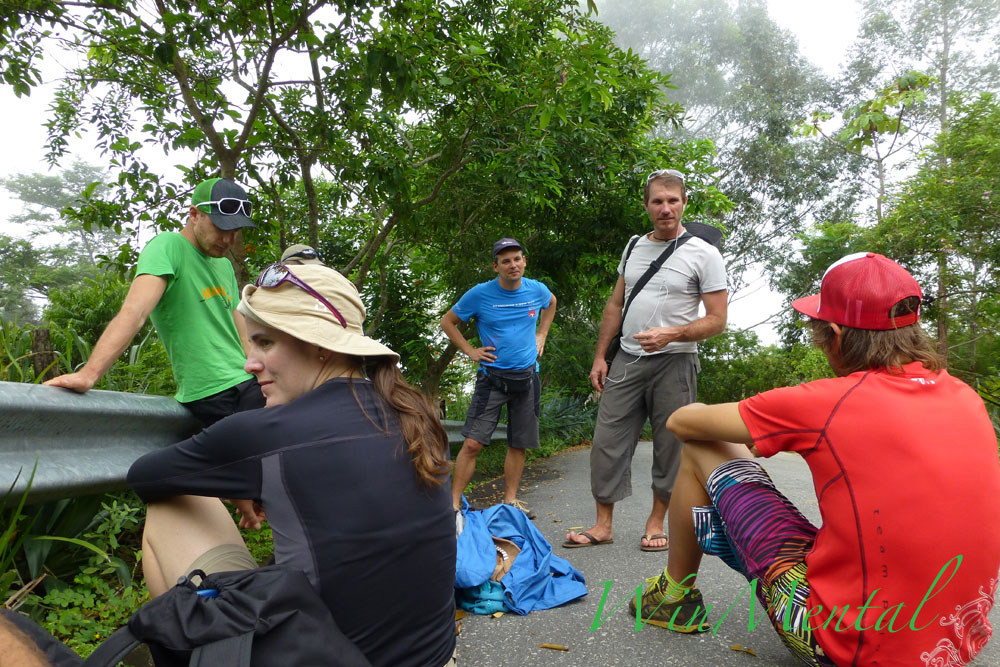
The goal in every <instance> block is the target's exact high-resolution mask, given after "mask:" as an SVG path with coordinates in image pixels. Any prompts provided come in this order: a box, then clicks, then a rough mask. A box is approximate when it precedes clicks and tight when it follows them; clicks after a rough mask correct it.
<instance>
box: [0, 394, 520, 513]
mask: <svg viewBox="0 0 1000 667" xmlns="http://www.w3.org/2000/svg"><path fill="white" fill-rule="evenodd" d="M442 424H443V425H444V427H445V431H447V433H448V442H449V443H452V444H455V443H461V442H462V441H463V437H462V434H461V429H462V422H458V421H450V420H445V421H442ZM200 429H201V424H200V423H199V422H198V421H197V420H196V419H195V418H194V417H192V416H191V414H190V413H189V412H188V411H187V410H185V409H184V408H183V407H181V405H180V404H179V403H178V402H177V401H175V400H174V399H172V398H168V397H166V396H149V395H145V394H129V393H124V392H118V391H101V390H92V391H88V392H87V393H86V394H77V393H74V392H72V391H69V390H66V389H59V388H56V387H44V386H42V385H34V384H22V383H17V382H0V498H2V497H3V496H4V495H6V494H7V491H8V489H10V488H11V484H14V480H15V479H17V483H16V484H14V487H13V490H12V491H11V494H12V495H13V496H14V497H18V498H19V497H20V496H21V494H23V493H24V491H25V489H26V488H27V485H28V479H29V478H30V477H31V470H32V467H34V465H35V461H36V460H37V461H38V468H37V470H36V471H35V477H34V480H33V481H32V483H31V489H30V492H29V494H28V502H29V503H37V502H43V501H46V500H55V499H58V498H72V497H76V496H85V495H90V494H94V493H104V492H106V491H116V490H119V489H123V488H125V475H126V474H127V473H128V469H129V467H130V466H131V465H132V462H133V461H135V460H136V459H137V458H139V457H140V456H142V455H143V454H146V453H147V452H151V451H153V450H155V449H158V448H160V447H165V446H167V445H171V444H173V443H175V442H178V441H179V440H183V439H184V438H186V437H188V436H190V435H191V434H193V433H196V432H197V431H199V430H200ZM505 439H506V428H505V427H504V425H503V424H501V425H500V426H498V427H497V431H496V434H495V435H494V437H493V440H494V441H503V440H505Z"/></svg>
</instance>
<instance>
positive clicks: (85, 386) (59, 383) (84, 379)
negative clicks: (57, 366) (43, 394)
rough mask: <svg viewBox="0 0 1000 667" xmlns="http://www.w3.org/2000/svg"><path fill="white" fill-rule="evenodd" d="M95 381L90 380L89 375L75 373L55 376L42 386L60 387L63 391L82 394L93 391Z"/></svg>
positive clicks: (79, 372) (81, 372)
mask: <svg viewBox="0 0 1000 667" xmlns="http://www.w3.org/2000/svg"><path fill="white" fill-rule="evenodd" d="M96 383H97V380H95V379H92V378H91V377H90V375H88V374H85V373H84V372H83V371H78V372H76V373H67V374H66V375H57V376H56V377H54V378H52V379H51V380H47V381H46V382H43V383H42V384H45V385H48V386H50V387H62V388H64V389H72V390H73V391H76V392H79V393H81V394H82V393H84V392H87V391H90V390H91V389H93V387H94V385H95V384H96Z"/></svg>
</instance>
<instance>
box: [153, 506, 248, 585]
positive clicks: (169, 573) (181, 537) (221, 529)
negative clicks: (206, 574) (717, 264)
mask: <svg viewBox="0 0 1000 667" xmlns="http://www.w3.org/2000/svg"><path fill="white" fill-rule="evenodd" d="M142 542H143V552H144V554H148V555H149V556H148V557H149V562H148V563H147V564H146V565H147V566H146V569H145V570H144V572H147V579H148V581H147V586H149V585H150V584H151V583H153V584H155V585H157V586H159V585H160V584H162V583H164V582H170V583H172V582H175V581H177V579H178V578H179V577H182V576H184V575H185V574H187V571H188V567H189V566H190V565H191V563H193V562H194V560H195V559H196V558H198V557H199V556H201V555H202V554H204V553H205V552H206V551H209V550H210V549H214V548H215V547H217V546H220V545H223V544H243V538H242V537H241V536H240V531H239V530H238V529H237V528H236V524H235V523H234V522H233V519H232V517H231V516H230V514H229V511H228V510H227V509H226V507H225V505H223V503H222V501H221V500H219V499H218V498H202V497H199V496H177V497H174V498H170V499H167V500H164V501H160V502H156V503H152V504H151V505H150V506H149V507H148V508H147V510H146V525H145V527H144V529H143V536H142ZM144 557H145V556H144ZM151 590H152V589H151Z"/></svg>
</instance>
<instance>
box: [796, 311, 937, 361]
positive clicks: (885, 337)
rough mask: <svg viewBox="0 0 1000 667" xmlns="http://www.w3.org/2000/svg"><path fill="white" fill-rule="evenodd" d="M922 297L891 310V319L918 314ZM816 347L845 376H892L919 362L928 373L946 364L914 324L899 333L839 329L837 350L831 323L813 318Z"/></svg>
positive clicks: (835, 337)
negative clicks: (882, 372)
mask: <svg viewBox="0 0 1000 667" xmlns="http://www.w3.org/2000/svg"><path fill="white" fill-rule="evenodd" d="M919 306H920V299H919V297H915V296H911V297H908V298H906V299H903V300H902V301H900V302H899V303H897V304H896V305H895V306H893V307H892V310H891V311H890V314H889V316H890V317H898V316H899V315H906V314H908V313H913V312H916V310H917V308H918V307H919ZM809 325H810V327H811V328H812V337H813V344H814V345H816V347H818V348H819V349H821V350H823V352H825V353H826V355H827V357H829V358H832V359H835V360H836V365H837V368H836V370H837V371H838V372H841V373H843V374H845V375H847V374H849V373H856V372H857V371H866V370H872V369H876V368H885V369H887V370H888V371H889V372H890V373H891V372H897V373H898V372H899V369H900V368H902V367H903V366H904V365H906V364H909V363H912V362H914V361H919V362H920V363H921V364H923V365H924V367H925V368H926V369H927V370H930V371H938V370H941V369H942V368H944V361H943V360H942V359H941V356H940V355H939V354H938V353H937V352H936V351H935V350H934V343H933V342H932V341H931V339H930V338H929V337H928V336H927V334H925V333H924V331H923V329H921V328H920V324H919V323H918V322H914V323H913V324H910V325H908V326H905V327H900V328H898V329H884V330H875V329H855V328H853V327H847V326H844V325H839V326H840V329H841V331H842V333H841V335H840V346H839V348H836V349H835V347H836V340H837V334H836V332H835V331H834V330H833V327H831V326H830V323H829V322H826V321H824V320H817V319H812V318H810V320H809Z"/></svg>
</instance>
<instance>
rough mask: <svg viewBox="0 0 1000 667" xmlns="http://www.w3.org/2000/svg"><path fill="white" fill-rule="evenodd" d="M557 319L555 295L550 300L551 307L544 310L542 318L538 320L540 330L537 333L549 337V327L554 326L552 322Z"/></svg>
mask: <svg viewBox="0 0 1000 667" xmlns="http://www.w3.org/2000/svg"><path fill="white" fill-rule="evenodd" d="M555 318H556V297H555V295H554V294H553V295H552V297H551V299H550V300H549V305H548V306H547V307H546V308H545V309H544V310H542V316H541V317H540V318H538V330H537V331H536V332H535V333H540V334H542V335H543V336H547V335H549V327H551V326H552V320H554V319H555Z"/></svg>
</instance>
